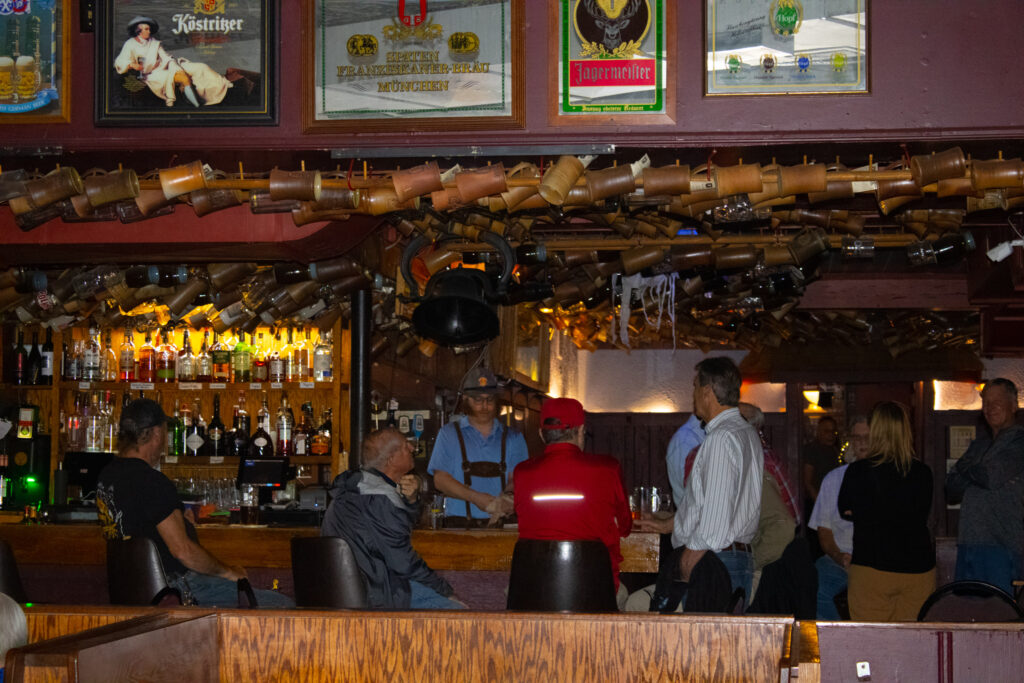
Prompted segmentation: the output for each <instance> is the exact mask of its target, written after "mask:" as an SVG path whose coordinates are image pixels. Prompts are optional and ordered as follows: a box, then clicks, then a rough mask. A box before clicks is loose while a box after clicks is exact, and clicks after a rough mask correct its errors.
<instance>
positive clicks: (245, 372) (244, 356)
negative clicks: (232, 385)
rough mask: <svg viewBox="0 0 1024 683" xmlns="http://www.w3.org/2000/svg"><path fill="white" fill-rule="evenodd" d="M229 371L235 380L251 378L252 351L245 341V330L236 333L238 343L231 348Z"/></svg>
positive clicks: (243, 380)
mask: <svg viewBox="0 0 1024 683" xmlns="http://www.w3.org/2000/svg"><path fill="white" fill-rule="evenodd" d="M231 371H232V375H233V376H234V380H233V381H235V382H248V381H250V380H251V379H252V352H251V351H250V348H249V345H248V344H246V343H245V332H239V333H238V343H237V344H235V348H233V349H232V350H231Z"/></svg>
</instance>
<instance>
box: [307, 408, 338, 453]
mask: <svg viewBox="0 0 1024 683" xmlns="http://www.w3.org/2000/svg"><path fill="white" fill-rule="evenodd" d="M332 428H333V427H332V425H331V409H330V408H327V409H326V410H324V414H323V419H322V420H321V422H320V428H319V429H317V431H316V436H314V437H313V443H312V445H311V446H310V449H309V450H310V454H311V455H330V454H331V430H332Z"/></svg>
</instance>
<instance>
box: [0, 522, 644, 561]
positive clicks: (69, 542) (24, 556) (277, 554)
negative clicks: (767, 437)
mask: <svg viewBox="0 0 1024 683" xmlns="http://www.w3.org/2000/svg"><path fill="white" fill-rule="evenodd" d="M196 530H197V532H198V534H199V542H200V543H201V544H202V545H203V547H205V548H206V549H207V550H209V551H210V552H211V553H213V554H214V555H215V556H216V557H218V558H220V559H221V560H223V561H224V562H227V563H229V564H238V565H241V566H243V567H267V568H288V567H291V550H290V545H289V544H290V541H291V539H292V538H293V537H295V536H316V535H318V534H319V529H318V528H317V527H279V526H262V525H260V526H238V525H232V526H228V525H214V524H200V525H199V526H197V527H196ZM518 537H519V535H518V533H517V532H516V530H515V529H466V530H464V529H441V530H436V531H434V530H428V529H422V530H420V529H417V530H415V531H413V534H412V543H413V546H414V547H415V548H416V550H417V551H419V553H420V555H422V556H423V559H424V560H426V562H427V564H429V565H430V566H431V567H432V568H434V569H438V570H461V571H469V570H474V571H508V569H509V567H510V566H511V562H512V549H513V547H514V546H515V543H516V539H517V538H518ZM0 539H3V540H5V541H7V542H8V543H9V544H10V545H11V548H12V549H13V550H14V557H15V559H16V560H17V562H18V564H19V565H21V564H48V565H103V564H105V563H106V549H105V547H104V541H103V537H102V535H101V534H100V527H99V525H98V524H0ZM658 544H659V537H658V535H657V534H649V533H633V534H631V535H630V536H629V537H628V538H625V539H623V540H622V554H623V557H624V560H623V563H622V565H621V570H622V571H624V572H656V571H658V547H659V546H658Z"/></svg>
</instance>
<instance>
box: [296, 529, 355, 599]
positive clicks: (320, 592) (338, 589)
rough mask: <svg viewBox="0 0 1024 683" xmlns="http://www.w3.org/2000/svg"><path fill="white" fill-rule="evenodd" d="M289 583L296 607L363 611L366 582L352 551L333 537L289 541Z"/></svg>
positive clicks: (343, 541)
mask: <svg viewBox="0 0 1024 683" xmlns="http://www.w3.org/2000/svg"><path fill="white" fill-rule="evenodd" d="M291 544H292V579H293V580H294V583H295V604H296V606H298V607H325V608H328V609H362V608H365V607H366V582H365V581H364V579H363V573H362V571H360V569H359V565H358V564H356V557H355V555H354V554H353V553H352V548H350V547H349V545H348V543H347V542H346V541H345V539H343V538H338V537H336V536H308V537H297V538H293V539H292V542H291Z"/></svg>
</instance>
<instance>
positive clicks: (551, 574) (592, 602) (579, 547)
mask: <svg viewBox="0 0 1024 683" xmlns="http://www.w3.org/2000/svg"><path fill="white" fill-rule="evenodd" d="M508 608H509V609H511V610H529V611H534V612H617V611H618V606H617V605H616V602H615V578H614V576H613V574H612V561H611V558H610V557H609V555H608V548H607V547H606V546H605V544H604V543H602V542H601V541H542V540H536V539H527V538H520V539H519V540H518V541H516V547H515V550H514V551H513V552H512V572H511V574H510V576H509V585H508Z"/></svg>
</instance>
